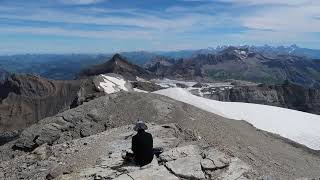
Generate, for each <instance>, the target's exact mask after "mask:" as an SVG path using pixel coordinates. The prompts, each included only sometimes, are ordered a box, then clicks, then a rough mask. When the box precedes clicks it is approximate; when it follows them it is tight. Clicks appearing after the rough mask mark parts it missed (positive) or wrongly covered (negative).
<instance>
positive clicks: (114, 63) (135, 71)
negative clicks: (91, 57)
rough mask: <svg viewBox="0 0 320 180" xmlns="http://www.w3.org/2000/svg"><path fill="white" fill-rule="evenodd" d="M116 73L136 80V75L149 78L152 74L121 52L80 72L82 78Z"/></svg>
mask: <svg viewBox="0 0 320 180" xmlns="http://www.w3.org/2000/svg"><path fill="white" fill-rule="evenodd" d="M107 73H115V74H119V75H122V76H123V77H125V78H126V79H128V80H136V77H140V78H145V79H149V78H151V77H153V76H152V74H151V73H150V72H149V71H147V70H145V69H144V68H142V67H140V66H137V65H134V64H131V63H129V62H128V61H127V60H125V59H124V58H123V57H121V56H120V55H119V54H115V55H114V56H113V57H112V58H111V59H110V60H108V61H107V62H105V63H103V64H99V65H95V66H92V67H90V68H87V69H84V70H82V71H81V72H80V73H79V77H80V78H85V77H88V76H95V75H100V74H107Z"/></svg>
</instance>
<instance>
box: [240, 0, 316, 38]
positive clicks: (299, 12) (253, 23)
mask: <svg viewBox="0 0 320 180" xmlns="http://www.w3.org/2000/svg"><path fill="white" fill-rule="evenodd" d="M319 16H320V3H313V4H308V5H303V6H284V7H281V6H280V7H273V8H266V9H263V10H260V11H258V12H256V13H252V14H249V15H248V16H245V17H241V22H242V24H243V25H244V26H245V27H248V28H252V29H268V30H272V31H279V32H286V33H291V32H295V33H313V32H320V20H319V19H317V18H316V17H319Z"/></svg>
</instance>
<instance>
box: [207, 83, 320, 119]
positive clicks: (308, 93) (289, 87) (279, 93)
mask: <svg viewBox="0 0 320 180" xmlns="http://www.w3.org/2000/svg"><path fill="white" fill-rule="evenodd" d="M202 92H204V97H206V98H210V99H214V100H219V101H230V102H246V103H256V104H265V105H272V106H278V107H284V108H289V109H295V110H299V111H304V112H309V113H314V114H320V90H319V89H313V88H305V87H302V86H299V85H294V84H290V83H289V84H283V85H272V86H268V85H260V86H239V87H234V88H232V89H227V88H225V89H224V90H218V89H209V88H203V89H202ZM205 92H207V93H205ZM208 92H209V93H208Z"/></svg>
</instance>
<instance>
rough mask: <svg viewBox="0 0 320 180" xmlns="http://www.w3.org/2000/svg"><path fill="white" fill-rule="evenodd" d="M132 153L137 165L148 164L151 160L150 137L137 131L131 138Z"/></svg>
mask: <svg viewBox="0 0 320 180" xmlns="http://www.w3.org/2000/svg"><path fill="white" fill-rule="evenodd" d="M132 151H133V154H134V158H135V161H136V163H137V164H138V165H140V166H144V165H147V164H149V163H150V162H151V161H152V159H153V139H152V135H151V134H150V133H147V132H145V131H144V130H139V131H138V133H137V134H136V135H134V136H133V137H132Z"/></svg>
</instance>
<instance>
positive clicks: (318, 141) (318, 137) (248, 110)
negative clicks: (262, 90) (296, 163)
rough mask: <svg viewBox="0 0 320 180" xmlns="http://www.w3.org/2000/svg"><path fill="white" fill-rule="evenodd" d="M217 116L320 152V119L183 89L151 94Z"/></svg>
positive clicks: (305, 114)
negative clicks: (243, 122) (219, 98)
mask: <svg viewBox="0 0 320 180" xmlns="http://www.w3.org/2000/svg"><path fill="white" fill-rule="evenodd" d="M154 93H156V94H161V95H165V96H168V97H170V98H173V99H176V100H178V101H181V102H185V103H188V104H191V105H194V106H196V107H198V108H201V109H203V110H206V111H209V112H212V113H215V114H218V115H220V116H223V117H226V118H230V119H234V120H245V121H247V122H249V123H251V124H252V125H254V126H255V127H256V128H258V129H262V130H265V131H269V132H272V133H276V134H279V135H281V136H283V137H285V138H288V139H291V140H293V141H296V142H298V143H300V144H303V145H305V146H307V147H309V148H311V149H314V150H320V116H319V115H314V114H310V113H304V112H300V111H295V110H290V109H285V108H279V107H274V106H267V105H258V104H250V103H240V102H221V101H215V100H210V99H205V98H202V97H198V96H195V95H192V94H191V93H190V92H188V91H187V90H185V89H181V88H169V89H164V90H160V91H156V92H154Z"/></svg>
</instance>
